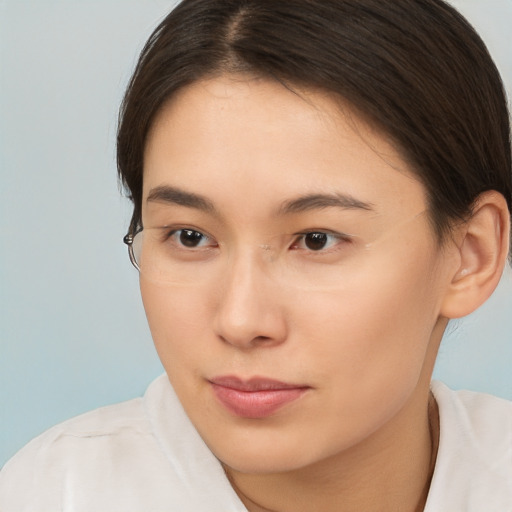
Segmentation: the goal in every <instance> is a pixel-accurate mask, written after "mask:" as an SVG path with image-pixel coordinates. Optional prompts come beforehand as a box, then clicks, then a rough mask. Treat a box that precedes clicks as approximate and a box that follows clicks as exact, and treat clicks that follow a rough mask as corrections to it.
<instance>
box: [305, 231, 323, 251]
mask: <svg viewBox="0 0 512 512" xmlns="http://www.w3.org/2000/svg"><path fill="white" fill-rule="evenodd" d="M304 242H305V244H306V247H307V248H308V249H311V250H312V251H319V250H321V249H323V248H324V247H325V245H326V244H327V235H326V234H325V233H308V234H307V235H306V238H305V240H304Z"/></svg>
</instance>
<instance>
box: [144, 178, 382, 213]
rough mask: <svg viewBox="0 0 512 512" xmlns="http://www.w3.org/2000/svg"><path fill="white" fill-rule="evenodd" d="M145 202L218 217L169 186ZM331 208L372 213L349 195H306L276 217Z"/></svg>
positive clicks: (197, 198)
mask: <svg viewBox="0 0 512 512" xmlns="http://www.w3.org/2000/svg"><path fill="white" fill-rule="evenodd" d="M146 202H148V203H149V202H156V203H169V204H177V205H179V206H184V207H186V208H194V209H196V210H200V211H203V212H205V213H210V214H215V215H218V212H217V210H216V208H215V206H214V204H213V202H212V201H210V200H209V199H207V198H206V197H204V196H202V195H199V194H195V193H193V192H186V191H185V190H181V189H179V188H176V187H171V186H169V185H160V186H158V187H155V188H152V189H151V190H150V191H149V194H148V197H147V199H146ZM333 207H334V208H343V209H347V210H366V211H373V205H372V204H371V203H366V202H364V201H360V200H359V199H356V198H355V197H353V196H351V195H349V194H341V193H333V194H307V195H304V196H300V197H297V198H295V199H290V200H288V201H285V202H284V203H282V204H281V206H280V207H279V208H278V209H277V215H289V214H293V213H302V212H308V211H312V210H321V209H324V208H333Z"/></svg>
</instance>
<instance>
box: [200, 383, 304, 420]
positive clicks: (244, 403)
mask: <svg viewBox="0 0 512 512" xmlns="http://www.w3.org/2000/svg"><path fill="white" fill-rule="evenodd" d="M209 383H210V385H211V387H212V390H213V392H214V394H215V396H216V398H217V399H218V401H219V402H220V403H221V404H222V405H223V406H224V407H225V408H226V409H227V410H228V411H229V412H231V413H232V414H234V415H235V416H239V417H241V418H251V419H258V418H266V417H268V416H271V415H272V414H274V413H275V412H277V411H278V410H279V409H281V408H282V407H284V406H286V405H288V404H290V403H291V402H294V401H295V400H297V399H298V398H300V397H301V396H303V395H304V394H305V393H306V392H307V391H308V390H309V389H311V388H310V387H309V386H304V385H298V384H290V383H286V382H280V381H277V380H273V379H267V378H262V377H253V378H251V379H248V380H244V379H240V378H239V377H235V376H223V377H216V378H213V379H211V380H209Z"/></svg>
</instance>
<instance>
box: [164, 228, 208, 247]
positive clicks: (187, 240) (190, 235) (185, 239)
mask: <svg viewBox="0 0 512 512" xmlns="http://www.w3.org/2000/svg"><path fill="white" fill-rule="evenodd" d="M169 239H171V240H172V241H173V242H175V243H176V244H177V245H180V246H182V247H186V248H187V249H195V248H201V247H208V246H212V245H215V244H214V242H213V240H212V239H210V237H209V236H207V235H205V234H203V233H201V232H200V231H196V230H195V229H177V230H174V231H172V232H171V233H170V234H169Z"/></svg>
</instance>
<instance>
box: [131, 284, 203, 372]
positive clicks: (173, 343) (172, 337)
mask: <svg viewBox="0 0 512 512" xmlns="http://www.w3.org/2000/svg"><path fill="white" fill-rule="evenodd" d="M140 289H141V294H142V301H143V303H144V309H145V311H146V316H147V319H148V324H149V328H150V330H151V335H152V337H153V341H154V343H155V347H156V350H157V352H158V355H159V357H160V360H161V361H162V364H163V365H164V368H165V369H166V371H167V373H169V374H170V373H171V372H172V370H173V368H174V367H181V368H183V367H184V366H188V365H193V364H194V360H195V354H196V353H197V352H198V351H202V350H203V347H202V343H201V342H202V340H203V339H204V338H205V334H207V333H208V327H209V326H211V323H212V320H211V314H210V312H211V310H212V308H211V306H210V304H209V300H208V298H207V294H206V293H205V292H204V290H202V289H201V288H200V287H171V286H167V287H161V286H158V285H156V284H154V283H151V282H148V281H145V280H144V279H143V278H141V280H140ZM210 332H211V330H210ZM210 336H211V335H210Z"/></svg>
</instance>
